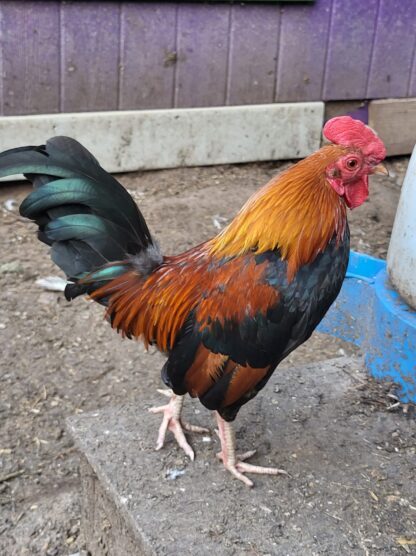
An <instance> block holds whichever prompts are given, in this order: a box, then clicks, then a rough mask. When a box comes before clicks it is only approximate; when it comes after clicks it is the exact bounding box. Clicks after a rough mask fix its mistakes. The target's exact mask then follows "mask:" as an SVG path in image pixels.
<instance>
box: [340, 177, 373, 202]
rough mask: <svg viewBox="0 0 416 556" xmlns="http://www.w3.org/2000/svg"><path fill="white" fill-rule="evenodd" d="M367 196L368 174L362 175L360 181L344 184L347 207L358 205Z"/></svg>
mask: <svg viewBox="0 0 416 556" xmlns="http://www.w3.org/2000/svg"><path fill="white" fill-rule="evenodd" d="M367 198H368V176H363V177H362V178H361V179H360V181H357V182H354V183H353V184H346V185H345V193H344V199H345V202H346V204H347V207H348V208H350V209H354V208H357V207H359V206H360V205H362V204H363V203H364V201H365V200H366V199H367Z"/></svg>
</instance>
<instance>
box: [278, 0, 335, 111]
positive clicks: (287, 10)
mask: <svg viewBox="0 0 416 556" xmlns="http://www.w3.org/2000/svg"><path fill="white" fill-rule="evenodd" d="M331 6H332V0H320V1H319V2H317V3H316V4H313V5H299V6H284V8H282V22H281V31H280V48H279V55H278V56H279V60H278V71H277V87H276V99H275V100H277V101H279V102H284V101H288V100H289V99H290V100H291V101H299V100H306V99H308V100H318V99H320V98H321V92H322V78H323V73H324V66H325V58H326V55H325V51H326V43H327V36H328V29H329V19H330V12H331Z"/></svg>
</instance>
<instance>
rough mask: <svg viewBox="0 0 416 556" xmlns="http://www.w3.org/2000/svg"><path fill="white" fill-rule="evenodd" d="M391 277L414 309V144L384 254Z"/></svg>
mask: <svg viewBox="0 0 416 556" xmlns="http://www.w3.org/2000/svg"><path fill="white" fill-rule="evenodd" d="M387 270H388V273H389V276H390V280H391V282H392V284H393V286H394V287H395V289H396V290H397V291H398V292H399V294H400V295H401V296H402V298H403V299H404V300H405V301H406V302H407V303H408V304H409V305H410V306H411V307H412V308H413V309H416V147H415V148H414V149H413V154H412V156H411V158H410V162H409V166H408V168H407V172H406V176H405V178H404V183H403V187H402V192H401V195H400V201H399V205H398V207H397V212H396V218H395V220H394V226H393V231H392V234H391V239H390V245H389V251H388V253H387Z"/></svg>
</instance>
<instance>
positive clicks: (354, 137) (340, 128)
mask: <svg viewBox="0 0 416 556" xmlns="http://www.w3.org/2000/svg"><path fill="white" fill-rule="evenodd" d="M323 134H324V136H325V137H326V138H327V139H328V141H331V143H334V144H335V145H342V146H344V147H358V148H359V149H360V150H361V151H362V152H363V154H364V156H368V157H371V158H372V159H374V161H375V162H380V161H381V160H383V159H384V158H385V157H386V147H385V146H384V144H383V141H382V140H381V139H380V138H379V137H378V136H377V134H376V133H375V131H373V130H372V129H371V128H370V127H368V126H366V125H365V124H363V122H360V120H354V119H353V118H351V117H350V116H339V117H338V118H332V119H331V120H329V121H328V122H326V124H325V126H324V129H323Z"/></svg>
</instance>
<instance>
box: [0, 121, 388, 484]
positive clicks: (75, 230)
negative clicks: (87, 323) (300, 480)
mask: <svg viewBox="0 0 416 556" xmlns="http://www.w3.org/2000/svg"><path fill="white" fill-rule="evenodd" d="M323 133H324V135H325V137H326V138H327V139H328V140H329V141H330V143H331V144H328V145H325V146H323V147H322V148H321V149H320V150H318V151H317V152H315V153H314V154H312V155H310V156H309V157H307V158H306V159H304V160H302V161H300V162H298V163H297V164H295V165H294V166H292V167H291V168H289V169H288V170H286V171H285V172H284V173H282V174H281V175H279V176H277V177H275V178H273V179H272V180H271V181H270V182H269V183H268V184H266V185H265V186H264V187H263V188H262V189H260V190H259V191H258V192H257V193H255V194H254V195H253V196H252V197H251V198H250V199H249V200H248V201H247V203H246V204H245V205H244V206H243V208H242V209H241V210H240V212H239V213H238V214H237V216H236V217H235V218H234V220H233V221H232V222H231V223H230V224H229V225H228V226H227V227H226V228H224V229H223V230H222V231H221V232H220V233H219V234H218V235H217V236H216V237H214V238H212V239H209V240H208V241H206V242H205V243H202V244H201V245H197V246H196V247H194V248H192V249H190V250H188V251H186V252H184V253H182V254H180V255H176V256H163V255H162V253H161V250H160V247H159V245H158V243H157V242H156V241H155V239H154V238H153V236H152V235H151V233H150V231H149V229H148V227H147V225H146V222H145V220H144V218H143V216H142V214H141V213H140V211H139V209H138V207H137V205H136V204H135V202H134V201H133V199H132V198H131V196H130V195H129V193H128V192H127V191H126V190H125V189H124V188H123V187H122V186H121V185H120V184H119V183H118V182H117V181H116V180H115V179H114V178H113V177H112V176H110V175H109V174H108V173H107V172H106V171H105V170H103V168H101V166H100V165H99V163H98V162H97V160H96V159H95V158H94V157H93V156H92V155H91V154H90V153H89V152H88V151H87V150H86V149H85V148H84V147H83V146H82V145H80V144H79V143H78V142H77V141H75V140H74V139H71V138H69V137H54V138H52V139H50V140H49V141H47V143H46V145H42V146H39V147H22V148H17V149H12V150H9V151H6V152H4V153H2V154H1V155H0V175H1V176H7V175H11V174H17V173H23V174H25V176H26V177H27V178H28V179H29V180H30V181H31V182H32V183H33V186H34V191H33V192H32V193H31V194H30V195H29V196H28V197H27V198H26V199H25V200H24V201H23V203H22V204H21V206H20V213H21V214H22V216H24V217H27V218H30V219H32V220H34V221H35V222H36V223H37V225H38V227H39V232H38V237H39V239H40V240H41V241H43V242H44V243H46V244H47V245H49V246H50V247H51V257H52V259H53V261H54V262H55V263H56V264H57V265H58V266H59V267H60V268H61V269H62V270H63V271H64V272H65V274H66V276H67V278H68V284H67V286H66V290H65V295H66V298H67V299H68V300H71V299H74V298H75V297H77V296H79V295H85V294H87V295H89V296H90V297H91V298H92V299H94V300H95V301H97V302H98V303H100V304H102V305H104V306H105V307H106V315H107V318H108V320H109V321H110V323H111V326H112V327H113V328H114V329H116V330H117V331H118V332H120V333H121V334H122V335H123V336H126V337H128V338H141V339H142V340H143V341H144V343H145V345H146V346H149V345H155V346H157V348H158V349H159V350H160V351H161V352H163V353H164V354H166V356H167V361H166V363H165V365H164V367H163V369H162V379H163V381H164V383H165V384H166V385H167V386H168V387H169V389H170V391H171V398H170V401H169V403H167V404H166V405H163V406H161V407H157V408H152V409H151V411H153V412H154V413H162V414H163V420H162V424H161V426H160V429H159V434H158V439H157V445H156V448H157V449H160V448H162V446H163V444H164V441H165V436H166V433H167V431H168V430H170V431H172V432H173V434H174V436H175V438H176V440H177V442H178V444H179V446H180V447H181V448H182V449H183V450H184V451H185V453H186V454H187V455H188V456H189V457H190V458H191V459H193V458H194V452H193V450H192V448H191V446H190V445H189V443H188V441H187V439H186V436H185V433H184V430H188V431H196V432H201V431H204V430H206V429H202V428H200V427H194V426H192V425H188V424H187V423H184V421H183V420H182V419H181V410H182V404H183V396H184V395H185V394H187V393H188V394H190V395H191V396H192V397H198V398H199V400H200V401H201V403H202V404H203V405H204V406H205V407H207V408H208V409H210V410H213V411H215V413H216V418H217V422H218V433H219V438H220V441H221V451H220V453H219V454H218V457H219V459H221V460H222V462H223V464H224V466H225V468H226V469H227V470H229V471H230V472H231V473H232V474H233V475H234V476H235V477H236V478H237V479H240V480H241V481H243V482H244V483H245V484H246V485H248V486H252V485H253V483H252V481H251V480H250V479H249V478H248V477H247V476H246V475H245V473H250V472H251V473H266V474H278V473H283V472H284V471H282V470H280V469H275V468H266V467H260V466H256V465H251V464H249V463H247V462H246V461H245V459H247V458H248V457H250V456H252V455H253V454H254V451H251V452H248V453H246V454H244V455H243V456H240V457H238V456H237V455H236V450H235V438H234V433H233V429H232V425H231V422H232V421H233V420H234V419H235V417H236V415H237V413H238V411H239V409H240V408H241V406H242V405H243V404H245V403H247V402H248V401H249V400H251V399H252V398H253V397H254V396H256V394H257V393H258V392H259V391H260V390H261V389H262V388H263V387H264V386H265V385H266V383H267V381H268V380H269V378H270V376H271V374H272V373H273V371H274V370H275V368H276V367H277V365H278V364H279V363H280V362H281V361H282V360H283V359H284V358H285V357H287V355H289V353H290V352H291V351H293V350H294V349H296V348H297V347H298V346H299V345H301V344H302V343H303V342H305V341H306V340H307V339H308V338H309V337H310V335H311V334H312V332H313V330H314V329H315V328H316V326H317V325H318V323H319V322H320V321H321V319H322V318H323V317H324V315H325V313H326V312H327V311H328V309H329V307H330V306H331V304H332V302H333V301H334V300H335V298H336V297H337V295H338V292H339V290H340V288H341V285H342V282H343V279H344V276H345V272H346V268H347V263H348V256H349V229H348V224H347V215H346V213H347V207H348V208H350V209H354V208H356V207H358V206H359V205H361V204H362V203H363V202H364V201H365V200H366V199H367V197H368V176H369V175H370V174H374V173H380V172H381V173H383V174H385V173H387V171H386V169H385V167H384V166H383V165H382V164H381V161H382V160H383V159H384V158H385V155H386V151H385V148H384V145H383V143H382V141H381V140H380V139H379V138H378V137H377V135H376V134H375V133H374V132H373V131H372V130H371V129H370V128H369V127H367V126H365V125H364V124H363V123H362V122H360V121H357V120H353V119H352V118H350V117H348V116H343V117H337V118H333V119H332V120H330V121H328V122H327V123H326V125H325V127H324V130H323Z"/></svg>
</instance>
